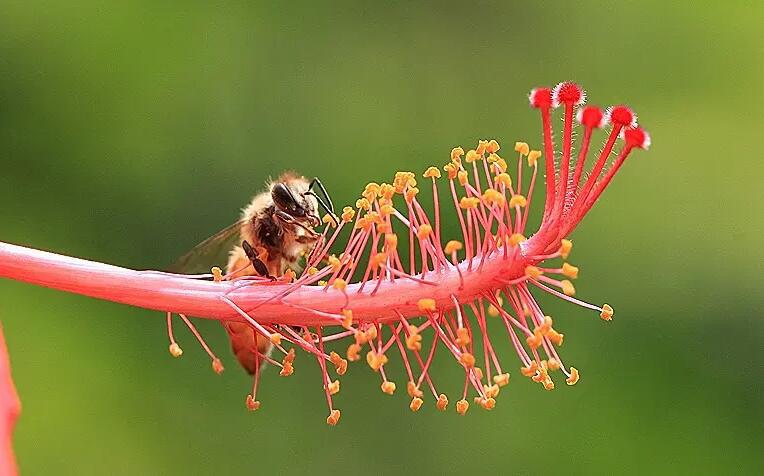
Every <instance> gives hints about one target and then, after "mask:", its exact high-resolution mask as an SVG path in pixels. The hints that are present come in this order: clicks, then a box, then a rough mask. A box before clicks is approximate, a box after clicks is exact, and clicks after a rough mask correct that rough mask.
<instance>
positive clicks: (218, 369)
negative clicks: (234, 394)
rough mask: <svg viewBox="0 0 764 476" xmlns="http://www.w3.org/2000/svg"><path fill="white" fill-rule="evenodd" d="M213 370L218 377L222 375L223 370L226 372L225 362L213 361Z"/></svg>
mask: <svg viewBox="0 0 764 476" xmlns="http://www.w3.org/2000/svg"><path fill="white" fill-rule="evenodd" d="M212 370H213V371H214V372H215V373H216V374H218V375H220V374H222V373H223V370H225V368H224V367H223V362H221V361H220V359H212Z"/></svg>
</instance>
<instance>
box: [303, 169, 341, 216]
mask: <svg viewBox="0 0 764 476" xmlns="http://www.w3.org/2000/svg"><path fill="white" fill-rule="evenodd" d="M314 185H318V188H319V189H320V190H321V193H322V194H323V195H324V198H326V201H327V202H329V207H328V208H327V207H326V205H323V207H324V208H325V209H326V211H327V212H329V213H331V214H332V216H333V217H335V218H336V215H335V214H334V204H333V203H332V197H330V196H329V193H328V192H327V191H326V188H325V187H324V184H322V183H321V180H320V179H319V178H318V177H314V178H313V180H311V181H310V185H308V192H311V195H313V196H314V197H316V199H318V197H317V196H316V194H315V193H314V192H313V186H314ZM319 202H320V200H319Z"/></svg>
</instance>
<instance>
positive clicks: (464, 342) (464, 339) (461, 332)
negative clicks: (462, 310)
mask: <svg viewBox="0 0 764 476" xmlns="http://www.w3.org/2000/svg"><path fill="white" fill-rule="evenodd" d="M454 342H456V345H460V346H462V347H466V346H468V345H470V342H471V340H470V333H469V331H468V330H467V328H466V327H460V328H458V329H456V340H455V341H454Z"/></svg>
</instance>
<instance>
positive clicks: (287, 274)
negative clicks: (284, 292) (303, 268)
mask: <svg viewBox="0 0 764 476" xmlns="http://www.w3.org/2000/svg"><path fill="white" fill-rule="evenodd" d="M296 277H297V273H295V272H294V270H293V269H291V268H290V269H287V270H286V271H284V276H282V277H281V279H283V280H284V281H286V282H287V283H291V282H292V281H294V280H295V278H296Z"/></svg>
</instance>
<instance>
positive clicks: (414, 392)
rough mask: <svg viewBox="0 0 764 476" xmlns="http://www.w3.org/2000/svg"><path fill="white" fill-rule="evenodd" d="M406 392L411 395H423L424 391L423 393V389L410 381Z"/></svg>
mask: <svg viewBox="0 0 764 476" xmlns="http://www.w3.org/2000/svg"><path fill="white" fill-rule="evenodd" d="M406 392H407V393H408V394H409V397H411V398H414V397H420V398H421V397H422V395H424V393H422V391H421V390H419V387H417V386H416V384H415V383H414V382H411V381H409V383H407V384H406Z"/></svg>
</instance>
